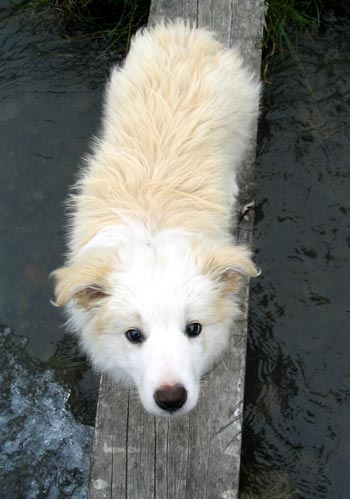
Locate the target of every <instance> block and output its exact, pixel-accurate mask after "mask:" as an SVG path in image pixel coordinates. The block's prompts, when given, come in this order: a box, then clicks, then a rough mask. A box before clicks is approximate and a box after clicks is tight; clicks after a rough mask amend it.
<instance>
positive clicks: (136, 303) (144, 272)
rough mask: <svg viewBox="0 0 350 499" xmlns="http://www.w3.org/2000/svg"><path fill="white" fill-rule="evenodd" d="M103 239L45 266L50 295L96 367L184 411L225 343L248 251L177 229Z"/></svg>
mask: <svg viewBox="0 0 350 499" xmlns="http://www.w3.org/2000/svg"><path fill="white" fill-rule="evenodd" d="M109 243H110V244H107V246H106V245H105V246H104V247H102V246H99V242H98V241H95V244H94V243H93V244H89V245H87V247H86V248H85V250H84V252H82V253H81V255H80V256H79V258H76V259H75V260H74V261H73V262H71V263H70V264H69V265H67V266H66V267H63V268H61V269H58V270H57V271H55V272H54V277H55V280H56V288H55V291H56V304H57V305H58V306H61V305H67V309H68V312H69V315H70V321H71V324H72V326H73V327H74V328H75V329H76V330H77V331H78V332H79V333H80V335H81V339H82V344H83V347H84V349H85V350H86V351H87V353H88V354H89V356H90V357H91V359H92V362H93V364H94V365H95V366H96V367H97V369H99V370H103V371H106V372H109V373H111V374H113V375H114V377H116V378H118V379H121V378H122V379H124V380H126V381H131V382H132V383H134V384H135V385H136V387H137V390H138V393H139V395H140V398H141V401H142V404H143V405H144V407H145V409H146V410H147V411H149V412H151V413H153V414H156V415H167V414H170V413H176V414H184V413H186V412H188V411H190V410H191V409H193V408H194V407H195V405H196V404H197V401H198V397H199V390H200V377H201V376H202V375H203V374H204V373H205V372H206V371H207V370H208V369H209V367H210V366H211V365H212V364H213V362H214V361H215V360H216V359H217V358H218V356H219V355H220V353H221V352H222V351H223V349H224V348H225V346H226V345H227V342H228V338H229V333H230V330H231V328H232V322H233V319H234V318H235V316H236V315H237V313H238V305H237V300H235V297H236V296H237V293H238V291H239V287H240V282H241V279H242V276H244V275H249V276H255V275H257V272H256V268H255V267H254V265H253V263H252V262H251V259H250V253H249V251H248V250H247V249H246V248H244V247H239V246H238V247H237V246H236V247H235V246H231V245H229V244H222V245H218V244H215V243H213V242H211V241H207V240H201V239H200V238H196V237H190V236H187V235H184V234H180V233H178V232H176V231H165V232H163V233H160V234H158V235H157V236H154V237H152V236H149V237H134V236H131V235H130V236H128V235H125V233H124V235H123V237H118V238H117V244H112V243H111V240H109Z"/></svg>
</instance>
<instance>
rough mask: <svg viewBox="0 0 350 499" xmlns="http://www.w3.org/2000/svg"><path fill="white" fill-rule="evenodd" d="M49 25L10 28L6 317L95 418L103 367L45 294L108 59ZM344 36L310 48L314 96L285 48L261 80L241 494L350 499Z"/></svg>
mask: <svg viewBox="0 0 350 499" xmlns="http://www.w3.org/2000/svg"><path fill="white" fill-rule="evenodd" d="M7 5H8V2H0V8H1V7H2V6H3V7H6V6H7ZM52 26H53V25H52V24H51V23H49V24H47V23H46V21H45V19H37V18H36V17H33V18H31V17H30V16H25V17H23V16H17V17H16V18H13V19H11V20H9V21H7V22H3V23H2V25H1V38H0V62H1V65H0V108H1V112H0V178H1V182H0V220H1V223H0V239H1V241H0V260H1V262H0V265H1V273H0V323H3V324H7V325H9V326H11V327H12V328H13V329H14V330H15V333H16V334H18V335H22V336H25V337H27V338H29V343H28V347H27V350H28V352H29V354H30V355H31V356H32V357H35V358H37V359H38V360H39V361H40V366H41V369H43V367H42V366H43V365H46V366H49V367H51V368H53V369H54V371H55V373H56V375H57V379H59V380H61V382H62V383H65V384H66V386H68V387H69V388H70V390H71V397H70V404H71V407H72V409H73V412H74V414H75V416H76V417H78V418H79V419H80V420H81V421H83V422H85V423H88V424H89V423H90V424H92V423H93V419H94V411H95V403H96V394H97V390H96V387H97V380H96V376H95V375H94V374H92V372H91V370H90V368H89V366H88V364H87V362H86V360H85V358H84V357H83V356H82V355H81V354H80V353H79V350H78V347H77V344H76V342H75V340H74V338H72V337H71V336H69V335H66V334H65V333H64V329H63V328H62V326H61V324H62V317H61V314H60V313H59V312H58V311H57V310H56V309H55V308H52V307H51V306H50V304H49V298H50V296H51V287H50V285H49V282H48V278H47V276H48V274H49V272H50V271H51V270H53V269H54V268H55V267H57V266H58V265H60V264H61V263H62V254H63V251H64V237H63V229H62V227H63V223H64V208H63V201H64V199H65V197H66V193H67V189H68V186H69V185H70V184H71V183H72V181H73V178H74V173H75V172H76V169H77V165H78V164H79V161H80V158H81V156H82V155H83V154H84V153H85V152H86V151H87V148H88V142H89V138H90V136H91V135H92V134H93V133H95V132H96V130H97V127H98V123H99V116H100V108H101V96H102V89H103V85H104V81H105V78H106V74H107V71H108V67H110V64H111V61H110V60H107V58H106V57H105V56H104V55H103V54H102V52H101V51H100V50H98V47H96V46H95V45H94V44H93V43H91V42H89V41H87V40H86V39H83V40H72V39H63V38H62V36H60V35H59V34H58V33H57V32H56V31H55V29H54V28H53V27H52ZM349 42H350V39H349V22H348V21H346V20H339V19H338V20H336V19H334V18H331V17H329V18H328V20H327V22H326V25H325V27H324V29H323V30H322V31H321V32H320V34H319V35H312V34H309V35H305V36H304V38H303V39H302V40H301V46H300V48H299V55H300V57H301V60H302V62H303V64H304V68H305V70H306V73H307V75H308V77H309V80H310V84H311V86H312V88H313V92H314V96H312V95H310V93H309V92H308V90H307V87H306V85H305V81H304V80H303V78H302V77H301V76H300V73H299V72H298V68H297V66H296V64H295V61H294V60H292V58H290V57H287V56H286V57H284V58H283V59H275V61H274V62H275V64H274V66H273V67H272V68H271V69H270V73H269V78H270V80H271V82H272V85H266V87H265V88H266V91H265V99H264V112H263V117H262V120H261V131H260V138H259V151H258V162H257V203H258V210H257V223H256V230H255V247H256V250H257V260H258V262H259V265H260V266H261V267H262V268H263V270H264V274H263V276H262V277H261V278H260V279H259V280H258V281H256V282H254V283H253V284H252V293H251V306H250V310H251V313H250V334H249V348H248V364H247V381H246V402H245V424H244V438H243V458H242V477H241V485H242V486H241V489H242V497H245V498H247V497H252V498H266V499H273V498H299V497H301V498H327V499H336V498H347V497H349V492H348V489H349V485H350V478H349V477H348V473H347V470H348V468H349V462H350V424H349V423H350V406H349V404H350V363H349V357H350V334H349V326H348V321H349V311H350V307H349V293H348V287H349V281H350V266H349V259H350V253H349V246H350V231H349V225H350V222H349V213H350V201H349V199H350V183H349V176H350V165H349V158H350V140H349V128H350V126H349V125H350V58H349V54H350V52H349V46H350V44H349ZM28 365H29V366H34V367H33V369H35V365H37V364H35V363H31V362H29V363H28ZM50 372H51V371H50ZM50 376H51V375H50ZM51 382H52V383H54V381H53V380H51V378H50V383H51ZM50 387H51V384H50ZM50 389H51V388H50Z"/></svg>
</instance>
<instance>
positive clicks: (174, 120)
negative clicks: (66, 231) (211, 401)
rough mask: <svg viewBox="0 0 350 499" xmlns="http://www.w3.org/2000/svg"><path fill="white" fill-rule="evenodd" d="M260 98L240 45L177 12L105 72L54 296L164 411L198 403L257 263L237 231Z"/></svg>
mask: <svg viewBox="0 0 350 499" xmlns="http://www.w3.org/2000/svg"><path fill="white" fill-rule="evenodd" d="M258 100H259V83H258V82H257V81H255V80H254V78H253V77H252V76H251V75H250V74H249V72H248V71H247V70H246V69H245V68H244V67H243V66H242V61H241V59H240V57H239V56H238V55H237V54H236V52H235V51H233V50H227V49H225V48H224V47H223V46H222V45H221V44H220V43H219V42H217V41H216V40H215V38H214V36H213V35H212V34H211V33H210V32H208V31H206V30H204V29H195V28H193V27H191V25H190V24H189V23H186V22H184V21H180V20H178V21H175V22H171V23H170V22H169V23H159V24H158V25H157V26H156V27H154V28H149V29H145V30H142V31H140V32H139V33H137V34H136V36H135V37H134V39H133V42H132V45H131V49H130V52H129V55H128V56H127V58H126V61H125V63H124V65H123V66H122V67H121V68H119V67H116V68H114V69H113V71H112V75H111V78H110V81H109V83H108V85H107V91H106V99H105V109H104V119H103V129H102V133H101V136H100V137H99V138H98V139H97V140H96V142H95V146H94V150H93V153H92V154H91V155H90V156H89V157H88V159H87V162H86V165H85V166H84V168H83V169H82V171H81V174H80V180H79V181H78V183H77V190H76V193H75V194H73V196H72V198H71V201H72V222H71V231H70V238H69V253H68V259H67V263H66V265H65V266H64V267H62V268H60V269H58V270H56V271H55V272H54V277H55V281H56V289H55V293H56V304H57V305H58V306H62V305H67V311H68V314H69V318H70V325H71V327H73V328H74V330H76V331H77V332H78V334H79V335H80V338H81V343H82V346H83V348H84V350H85V351H86V352H87V354H88V355H89V357H90V358H91V359H92V362H93V364H94V365H95V366H96V368H97V369H99V370H102V371H106V372H108V373H110V374H111V375H113V376H114V378H116V379H117V380H122V381H124V382H125V381H126V382H130V383H133V384H135V385H136V387H137V389H138V392H139V395H140V398H141V401H142V404H143V405H144V407H145V408H146V410H147V411H149V412H151V413H153V414H156V415H167V414H170V413H174V412H176V414H184V413H186V412H188V411H190V410H191V409H192V408H193V407H195V405H196V403H197V401H198V397H199V386H200V377H201V376H202V375H203V373H205V372H206V371H207V370H208V369H209V368H210V366H212V364H213V362H214V361H215V360H216V359H217V358H218V356H219V355H220V353H221V352H222V351H223V350H224V349H225V347H226V346H227V343H228V338H229V334H230V331H231V329H232V326H233V320H234V319H235V317H236V316H237V313H238V304H237V294H238V290H239V285H240V280H241V278H242V276H243V275H248V276H256V275H257V271H256V268H255V266H254V264H253V263H252V261H251V255H250V252H249V251H248V249H247V248H245V247H241V246H234V245H233V244H232V241H231V235H230V232H231V220H232V212H233V209H234V197H235V194H236V193H237V185H236V173H237V169H238V167H239V165H240V163H241V161H242V158H243V156H244V153H245V151H246V148H247V144H248V142H249V139H250V137H251V135H252V133H253V132H254V126H253V124H254V121H255V120H256V118H257V113H258Z"/></svg>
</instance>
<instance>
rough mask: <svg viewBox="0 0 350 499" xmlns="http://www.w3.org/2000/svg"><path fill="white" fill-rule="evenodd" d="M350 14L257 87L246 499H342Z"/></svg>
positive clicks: (349, 356)
mask: <svg viewBox="0 0 350 499" xmlns="http://www.w3.org/2000/svg"><path fill="white" fill-rule="evenodd" d="M349 28H350V19H348V20H346V19H343V20H341V19H338V20H336V19H335V18H334V17H332V16H331V15H329V16H328V17H327V19H325V20H324V24H323V28H322V29H321V31H320V33H319V34H318V35H315V34H306V35H305V36H304V37H303V38H302V39H301V41H300V47H299V50H298V54H299V57H300V59H301V61H302V63H303V65H304V69H305V71H306V74H307V76H308V78H309V81H310V84H311V87H312V89H313V93H314V95H313V96H312V95H310V93H309V92H308V90H307V88H306V85H305V80H303V78H302V77H301V76H300V73H299V71H298V68H297V67H296V65H295V62H294V61H293V59H292V58H291V57H287V56H286V57H284V58H276V59H275V60H274V65H273V67H272V68H271V69H270V73H269V78H270V80H271V83H272V84H271V85H266V86H265V99H264V110H263V116H262V120H261V127H260V128H261V130H260V137H259V151H258V161H257V168H256V180H257V204H258V210H257V220H256V227H255V247H256V249H257V260H258V262H259V265H261V267H262V268H263V270H264V273H263V275H262V277H261V278H260V279H259V280H257V281H255V282H254V283H252V291H251V303H250V327H249V346H248V364H247V375H246V398H245V416H244V433H243V457H242V476H241V491H242V497H245V498H247V497H253V498H266V499H273V498H315V499H316V498H317V499H320V498H327V499H336V498H344V499H345V498H348V497H350V492H349V490H350V489H349V487H350V477H349V466H350V327H349V319H350V302H349V284H350V251H349V247H350V217H349V215H350V132H349V130H350V51H349V49H350V31H349Z"/></svg>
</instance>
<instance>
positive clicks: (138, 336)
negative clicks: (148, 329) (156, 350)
mask: <svg viewBox="0 0 350 499" xmlns="http://www.w3.org/2000/svg"><path fill="white" fill-rule="evenodd" d="M125 336H126V337H127V339H128V340H129V341H130V342H131V343H141V341H143V340H144V336H143V334H142V333H141V331H140V330H139V329H128V330H127V332H126V333H125Z"/></svg>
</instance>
